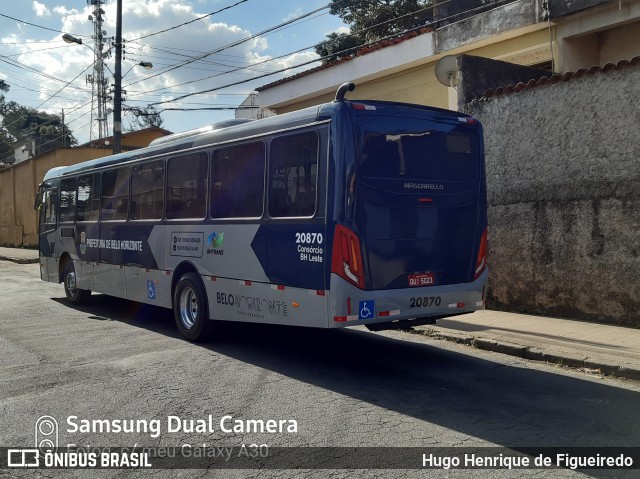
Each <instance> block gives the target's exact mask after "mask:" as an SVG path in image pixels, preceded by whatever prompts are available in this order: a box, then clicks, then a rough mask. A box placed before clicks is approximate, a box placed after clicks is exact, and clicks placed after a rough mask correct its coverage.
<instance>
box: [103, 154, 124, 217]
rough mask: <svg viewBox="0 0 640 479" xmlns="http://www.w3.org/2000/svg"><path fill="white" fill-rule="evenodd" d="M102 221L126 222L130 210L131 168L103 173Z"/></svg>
mask: <svg viewBox="0 0 640 479" xmlns="http://www.w3.org/2000/svg"><path fill="white" fill-rule="evenodd" d="M101 203H102V204H101V209H102V219H103V220H106V221H108V220H126V219H127V211H128V209H129V167H127V166H125V167H123V168H117V169H115V170H107V171H105V172H103V173H102V202H101Z"/></svg>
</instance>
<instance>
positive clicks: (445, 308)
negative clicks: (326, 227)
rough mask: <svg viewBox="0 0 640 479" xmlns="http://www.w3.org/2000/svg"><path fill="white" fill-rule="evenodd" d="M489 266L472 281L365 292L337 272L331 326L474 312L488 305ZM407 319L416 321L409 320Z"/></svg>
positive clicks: (417, 320)
mask: <svg viewBox="0 0 640 479" xmlns="http://www.w3.org/2000/svg"><path fill="white" fill-rule="evenodd" d="M488 276H489V271H488V269H485V271H484V272H483V273H482V274H481V275H480V277H479V278H478V279H476V280H475V281H473V282H472V283H463V284H454V285H444V286H429V287H422V288H404V289H390V290H378V291H363V290H361V289H358V288H356V287H355V286H352V285H351V284H349V283H347V282H346V281H345V280H344V279H342V278H340V277H339V276H337V275H334V274H332V275H331V290H330V292H328V293H329V294H328V296H329V327H330V328H341V327H346V326H359V325H378V324H380V325H382V324H383V323H392V322H400V321H402V322H403V323H404V325H396V326H392V325H387V327H378V328H376V327H375V326H373V327H372V328H370V329H390V328H394V327H411V325H414V326H418V325H420V324H434V323H435V320H436V319H439V318H444V317H449V316H455V315H458V314H464V313H472V312H474V311H478V310H482V309H484V308H485V297H486V292H487V279H488ZM404 320H415V321H411V322H407V321H404Z"/></svg>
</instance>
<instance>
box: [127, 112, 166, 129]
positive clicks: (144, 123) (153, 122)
mask: <svg viewBox="0 0 640 479" xmlns="http://www.w3.org/2000/svg"><path fill="white" fill-rule="evenodd" d="M128 110H129V111H130V112H132V113H133V120H130V121H129V123H130V124H131V129H128V131H136V130H141V129H144V128H152V127H156V128H160V127H161V126H162V124H163V123H164V119H163V118H162V116H161V114H160V112H159V111H158V110H156V108H155V107H154V106H146V107H144V108H129V109H128Z"/></svg>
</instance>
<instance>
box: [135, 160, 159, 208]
mask: <svg viewBox="0 0 640 479" xmlns="http://www.w3.org/2000/svg"><path fill="white" fill-rule="evenodd" d="M163 196H164V161H163V160H156V161H149V162H147V163H142V164H140V165H134V166H133V167H132V168H131V203H130V205H129V207H130V211H129V217H130V218H131V219H132V220H151V219H161V218H162V207H163Z"/></svg>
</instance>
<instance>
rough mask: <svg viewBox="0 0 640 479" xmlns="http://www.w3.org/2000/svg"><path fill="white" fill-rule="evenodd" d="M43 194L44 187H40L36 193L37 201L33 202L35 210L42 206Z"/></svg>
mask: <svg viewBox="0 0 640 479" xmlns="http://www.w3.org/2000/svg"><path fill="white" fill-rule="evenodd" d="M42 196H43V192H42V188H40V189H38V193H36V201H35V203H34V204H33V209H34V210H36V211H37V210H39V209H40V206H41V205H42Z"/></svg>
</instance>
